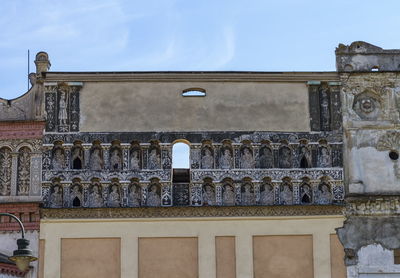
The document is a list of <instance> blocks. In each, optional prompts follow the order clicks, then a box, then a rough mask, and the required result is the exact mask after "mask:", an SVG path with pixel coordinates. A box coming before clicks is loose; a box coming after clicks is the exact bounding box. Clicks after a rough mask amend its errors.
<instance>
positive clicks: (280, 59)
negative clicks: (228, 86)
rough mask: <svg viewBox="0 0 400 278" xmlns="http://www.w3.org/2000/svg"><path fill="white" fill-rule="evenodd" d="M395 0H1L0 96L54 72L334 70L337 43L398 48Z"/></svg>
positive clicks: (8, 95) (19, 90)
mask: <svg viewBox="0 0 400 278" xmlns="http://www.w3.org/2000/svg"><path fill="white" fill-rule="evenodd" d="M399 11H400V1H383V0H382V1H376V0H375V1H369V0H363V1H361V0H358V1H357V0H355V1H350V0H346V1H342V0H340V1H338V0H335V1H289V0H280V1H267V0H260V1H257V0H254V1H252V0H248V1H235V0H226V1H225V0H211V1H209V0H202V1H200V0H198V1H194V0H165V1H163V0H157V1H156V0H146V1H143V0H140V1H138V0H126V1H125V0H69V1H56V0H2V1H1V5H0V12H1V15H2V16H1V17H0V25H1V26H2V29H1V31H0V97H3V98H7V99H10V98H15V97H17V96H19V95H21V94H23V93H24V92H25V91H26V89H27V82H26V75H27V49H30V50H31V71H34V64H33V62H32V61H33V58H34V55H35V54H36V53H37V52H38V51H40V50H44V51H46V52H48V53H49V55H50V60H51V63H52V67H51V70H52V71H141V70H145V71H152V70H155V71H158V70H251V71H253V70H254V71H332V70H335V57H334V50H335V47H336V46H337V45H338V43H340V42H341V43H345V44H349V43H351V42H352V41H356V40H365V41H368V42H370V43H373V44H375V45H378V46H381V47H383V48H400V36H399V30H400V28H399V27H400V20H399V19H400V16H399Z"/></svg>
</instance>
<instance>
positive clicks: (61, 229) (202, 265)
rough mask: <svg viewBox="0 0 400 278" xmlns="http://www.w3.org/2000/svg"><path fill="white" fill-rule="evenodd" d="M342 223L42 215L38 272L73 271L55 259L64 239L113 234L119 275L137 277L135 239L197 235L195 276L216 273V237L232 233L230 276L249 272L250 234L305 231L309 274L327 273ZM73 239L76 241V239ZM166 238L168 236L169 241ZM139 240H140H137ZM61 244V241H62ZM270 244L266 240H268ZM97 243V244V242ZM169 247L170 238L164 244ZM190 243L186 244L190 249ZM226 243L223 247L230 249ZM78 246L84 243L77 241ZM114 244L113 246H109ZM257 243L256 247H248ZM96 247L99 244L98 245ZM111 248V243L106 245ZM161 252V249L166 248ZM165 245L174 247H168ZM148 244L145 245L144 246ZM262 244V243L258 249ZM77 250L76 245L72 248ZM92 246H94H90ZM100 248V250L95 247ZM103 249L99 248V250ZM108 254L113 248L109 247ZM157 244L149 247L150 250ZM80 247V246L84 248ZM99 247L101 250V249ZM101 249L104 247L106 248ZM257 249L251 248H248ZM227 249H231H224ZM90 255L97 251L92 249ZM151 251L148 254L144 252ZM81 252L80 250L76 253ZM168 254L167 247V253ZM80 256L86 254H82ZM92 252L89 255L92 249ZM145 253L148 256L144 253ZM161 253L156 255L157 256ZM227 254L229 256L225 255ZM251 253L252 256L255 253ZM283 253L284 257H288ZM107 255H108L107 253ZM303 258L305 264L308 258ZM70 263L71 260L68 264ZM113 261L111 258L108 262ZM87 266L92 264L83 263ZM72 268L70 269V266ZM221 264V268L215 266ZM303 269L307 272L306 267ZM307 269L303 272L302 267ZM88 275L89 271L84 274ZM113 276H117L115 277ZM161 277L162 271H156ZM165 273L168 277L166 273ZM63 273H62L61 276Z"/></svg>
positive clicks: (318, 277)
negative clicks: (41, 262) (41, 255)
mask: <svg viewBox="0 0 400 278" xmlns="http://www.w3.org/2000/svg"><path fill="white" fill-rule="evenodd" d="M342 225H343V217H342V216H339V215H337V216H309V217H294V216H292V217H230V218H229V217H218V218H212V217H203V218H152V219H92V220H90V219H69V220H51V219H42V221H41V226H40V239H42V240H46V244H45V253H44V258H45V263H44V277H51V278H59V277H60V272H61V270H62V271H63V272H64V271H67V269H68V268H71V269H72V270H71V271H76V269H77V267H76V266H68V265H67V266H66V265H64V261H65V254H63V257H64V259H62V260H61V254H62V253H63V252H62V250H63V249H64V248H63V247H62V246H61V245H62V244H61V242H62V240H64V239H81V238H97V239H100V238H105V239H109V238H115V239H116V238H118V239H119V240H120V242H121V245H120V246H121V250H120V256H119V257H118V255H117V254H113V255H112V257H113V258H120V259H121V261H120V265H121V267H120V271H121V276H120V277H121V278H138V277H140V276H139V270H140V266H139V262H140V260H141V259H140V258H139V257H140V253H141V251H140V241H141V239H142V238H146V239H151V238H153V239H154V240H155V238H173V240H176V239H174V238H187V237H189V238H197V246H198V250H197V256H198V262H197V264H198V277H199V278H215V277H217V262H219V261H220V259H218V256H219V255H220V254H221V253H220V251H218V250H219V249H220V246H221V243H222V242H221V241H219V239H218V237H229V236H231V237H234V238H235V244H234V249H235V267H236V277H253V276H254V273H255V268H256V267H257V263H256V262H254V260H253V237H266V236H277V235H280V236H288V238H292V237H293V236H295V237H293V238H296V237H297V236H301V237H302V236H304V235H307V246H308V247H307V248H308V249H307V252H310V250H309V246H311V243H310V241H312V254H313V257H312V266H313V267H312V272H313V274H314V277H315V278H331V277H333V276H331V252H330V247H331V242H330V235H331V234H333V233H335V228H336V227H340V226H342ZM77 242H79V240H77ZM154 242H156V241H150V243H151V244H149V245H150V246H156V245H155V244H154ZM171 242H172V241H171ZM142 243H143V242H142ZM63 244H64V243H63ZM271 244H272V242H271ZM100 245H102V244H100ZM167 245H168V246H171V244H170V243H168V244H167ZM193 245H194V244H193V242H192V243H189V244H188V246H187V247H185V248H186V250H187V251H185V252H189V251H188V250H193ZM232 245H233V244H232V242H229V243H228V244H227V248H229V249H232ZM79 246H81V248H80V250H81V252H83V251H85V249H86V248H84V247H83V245H82V244H80V245H79ZM113 246H114V247H112V248H116V247H115V245H113ZM254 247H255V248H257V247H256V246H254ZM99 248H100V247H99ZM110 248H111V247H110ZM160 248H164V249H163V251H162V252H166V251H165V250H166V248H165V246H164V247H160ZM170 248H172V249H171V250H174V249H173V247H170ZM150 249H151V248H150ZM264 249H265V248H264ZM76 250H77V249H76ZM92 250H94V249H92ZM99 250H100V249H99ZM102 250H103V249H102ZM113 250H115V251H113V252H114V253H115V252H117V251H116V249H113ZM155 250H157V249H153V250H152V252H153V253H154V251H155ZM85 252H86V251H85ZM101 252H105V251H104V250H103V251H101ZM107 252H109V251H108V250H107ZM254 252H255V254H257V252H259V251H257V250H255V251H254ZM228 253H231V251H229V252H228ZM96 254H100V252H99V253H96ZM150 254H151V253H150ZM76 255H77V256H83V254H80V253H78V254H76ZM170 255H171V256H173V254H172V252H171V254H170ZM85 256H86V255H85ZM93 256H95V254H93ZM147 256H148V255H147ZM157 256H161V255H157ZM230 256H232V255H230ZM256 256H257V255H256ZM288 258H289V257H288ZM107 259H110V258H109V257H107ZM308 263H310V262H309V261H308ZM70 265H71V264H70ZM113 265H114V266H118V265H119V263H118V262H117V261H115V262H113ZM86 266H87V267H88V270H87V271H90V269H93V267H95V266H96V263H95V264H86ZM73 268H75V269H73ZM219 269H221V268H219ZM307 271H311V270H309V269H307ZM308 273H309V272H308ZM88 277H90V276H88ZM118 277H119V276H118ZM158 277H162V276H158ZM167 277H168V276H167ZM63 278H64V276H63Z"/></svg>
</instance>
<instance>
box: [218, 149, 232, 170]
mask: <svg viewBox="0 0 400 278" xmlns="http://www.w3.org/2000/svg"><path fill="white" fill-rule="evenodd" d="M232 162H233V159H232V151H231V150H230V149H229V148H222V151H221V157H220V161H219V166H220V168H221V169H231V168H232Z"/></svg>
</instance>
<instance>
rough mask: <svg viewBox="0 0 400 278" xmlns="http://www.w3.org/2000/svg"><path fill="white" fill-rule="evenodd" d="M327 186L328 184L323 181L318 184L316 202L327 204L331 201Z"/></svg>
mask: <svg viewBox="0 0 400 278" xmlns="http://www.w3.org/2000/svg"><path fill="white" fill-rule="evenodd" d="M329 188H330V187H329V184H327V182H325V181H323V182H321V184H320V185H319V186H318V201H317V203H318V204H320V205H328V204H330V203H331V202H332V193H331V191H330V189H329Z"/></svg>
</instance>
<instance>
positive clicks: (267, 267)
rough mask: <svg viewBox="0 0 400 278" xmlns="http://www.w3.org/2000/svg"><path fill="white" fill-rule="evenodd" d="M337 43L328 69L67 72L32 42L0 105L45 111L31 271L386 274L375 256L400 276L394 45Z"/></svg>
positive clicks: (4, 111)
mask: <svg viewBox="0 0 400 278" xmlns="http://www.w3.org/2000/svg"><path fill="white" fill-rule="evenodd" d="M336 55H337V66H338V70H337V71H336V72H283V73H282V72H280V73H278V72H273V73H268V72H117V73H116V72H76V73H71V72H51V71H48V70H49V68H50V61H49V57H48V55H47V53H44V52H40V53H38V54H37V56H36V61H35V62H36V65H37V73H36V74H35V75H32V76H31V77H32V80H33V81H32V82H33V84H34V85H33V87H32V89H31V90H30V91H29V92H28V93H27V94H25V95H24V96H22V97H21V98H19V99H16V100H12V101H4V104H3V106H2V107H0V115H2V118H1V119H2V121H3V122H5V123H6V124H9V123H10V121H15V119H13V118H12V117H14V116H12V117H11V116H7V115H14V114H16V115H17V114H18V113H19V114H18V115H19V116H18V117H19V119H21V117H22V116H23V115H30V119H33V120H35V121H39V120H44V122H43V123H42V126H41V131H42V132H43V134H40V140H39V139H37V140H39V141H38V144H39V145H40V148H39V149H40V151H38V153H35V155H34V156H32V158H31V160H30V163H31V165H32V164H35V163H39V165H40V166H39V168H37V167H36V168H35V167H33V166H31V168H30V169H31V171H33V172H34V173H40V174H39V176H38V178H37V177H36V176H35V175H34V174H31V176H30V177H31V179H30V180H29V182H28V183H29V184H30V192H34V194H32V195H34V196H36V197H33V196H32V198H36V199H35V200H36V201H40V202H41V206H42V207H41V208H40V216H41V219H40V234H38V237H37V239H36V240H37V242H38V244H37V246H40V248H39V249H40V250H39V251H38V253H39V257H40V259H39V264H40V267H39V271H38V275H39V277H63V278H66V277H124V278H125V277H140V278H146V277H174V278H175V277H217V278H225V277H226V278H227V277H257V278H258V277H282V278H284V277H299V278H303V277H304V278H309V277H318V278H324V277H326V278H330V277H332V278H336V277H339V278H341V277H352V278H353V277H354V278H355V277H360V278H361V277H381V276H371V275H377V273H382V271H381V270H382V269H383V268H381V267H380V265H379V264H378V265H376V266H374V267H375V268H374V269H373V268H368V266H369V265H371V264H370V263H367V264H366V263H365V262H366V261H368V260H372V259H370V258H376V257H378V256H381V255H382V254H383V255H384V256H386V258H389V257H390V258H391V264H389V265H387V264H385V266H384V267H386V268H384V269H385V270H384V271H388V272H387V273H391V274H393V273H394V272H395V271H396V269H397V268H396V265H395V261H394V260H395V259H394V258H395V253H396V252H397V251H393V250H395V249H396V248H399V246H397V241H396V240H397V237H396V235H395V232H396V231H397V230H396V229H397V226H396V225H397V224H396V223H397V222H396V209H395V207H396V206H397V203H398V198H397V197H396V192H397V191H396V185H398V184H399V180H398V179H399V175H397V172H398V171H399V170H398V169H397V168H398V167H397V166H396V165H397V164H396V163H397V162H396V160H397V159H396V157H397V158H398V151H399V145H398V142H397V141H398V140H397V139H398V138H397V137H398V136H397V135H396V134H397V133H396V132H397V131H398V121H399V105H398V102H397V98H398V97H397V91H396V88H397V87H396V86H397V85H396V84H397V83H396V82H397V81H396V80H397V79H396V78H397V77H396V74H397V73H396V71H398V70H399V69H398V68H393V63H395V62H396V61H397V60H396V59H399V57H400V55H398V53H397V52H396V51H386V50H382V49H380V48H378V47H375V46H372V45H369V44H367V43H363V42H355V43H353V44H352V45H350V46H343V45H340V46H339V47H338V49H337V51H336ZM371 69H374V70H375V69H379V70H380V72H371ZM21 111H22V112H21ZM342 111H343V114H342ZM13 113H14V114H13ZM21 115H22V116H21ZM7 117H8V118H7ZM343 134H344V136H343ZM396 136H397V137H396ZM38 138H39V137H38ZM396 138H397V139H396ZM399 138H400V137H399ZM182 143H183V144H186V146H187V148H188V150H189V151H188V153H187V156H188V159H189V164H190V165H189V167H188V168H187V169H177V168H174V166H173V164H172V161H173V160H174V156H176V154H175V153H174V145H175V144H182ZM396 144H397V145H396ZM374 148H375V149H376V150H375V151H371V149H374ZM11 151H12V149H11ZM16 152H18V150H16ZM396 155H397V156H396ZM36 157H38V161H39V162H34V161H36V160H35V159H34V158H36ZM388 159H390V160H388ZM370 160H371V161H372V160H373V161H374V163H370ZM0 162H1V161H0ZM2 163H3V164H0V166H2V167H3V168H2V169H8V168H7V167H6V164H5V162H2ZM4 165H5V166H4ZM35 165H36V164H35ZM389 166H390V167H389ZM33 168H34V170H32V169H33ZM380 171H383V172H382V173H383V176H384V178H382V177H381V175H379V173H380ZM32 176H35V177H36V178H32ZM382 179H386V180H385V183H384V185H382V184H381V183H378V180H379V181H382ZM16 180H18V178H17V179H16ZM5 184H6V183H5V182H3V183H2V185H3V187H4V185H5ZM16 184H17V183H16ZM11 188H12V186H11ZM15 188H18V186H17V187H15ZM34 188H39V191H35V190H34ZM16 190H17V189H16ZM17 191H18V190H17ZM17 191H15V192H17ZM10 192H11V191H10ZM35 194H36V195H35ZM14 195H15V194H14ZM37 196H40V197H37ZM14 198H15V197H13V195H12V194H9V195H6V197H4V200H5V201H10V200H14ZM21 198H22V197H20V199H15V200H16V202H19V201H21V200H22V199H21ZM391 206H394V207H393V208H392V207H391ZM372 207H373V208H374V209H372ZM378 207H379V209H378ZM381 225H382V226H384V227H386V228H387V229H386V228H382V230H379V231H380V232H376V231H375V228H376V227H378V226H381ZM342 226H343V227H342ZM340 227H342V228H340ZM337 228H340V229H338V235H339V237H338V236H337V234H336V229H337ZM368 229H369V230H368ZM383 229H384V230H383ZM390 231H392V232H390ZM381 234H382V235H383V238H384V240H381V237H382V235H381ZM387 237H389V238H390V240H389V241H390V243H386V241H385V240H388V239H387ZM392 238H393V240H392ZM339 239H340V241H341V242H342V243H340V241H339ZM376 243H378V244H380V245H376ZM342 244H343V245H342ZM360 252H361V253H360ZM374 256H375V257H374ZM344 257H345V260H344V259H343V258H344ZM381 261H382V260H381ZM35 268H36V266H35ZM368 271H369V272H368ZM374 271H375V272H374ZM363 275H364V276H363ZM366 275H370V276H366ZM382 277H385V276H382ZM394 277H395V276H394Z"/></svg>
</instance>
